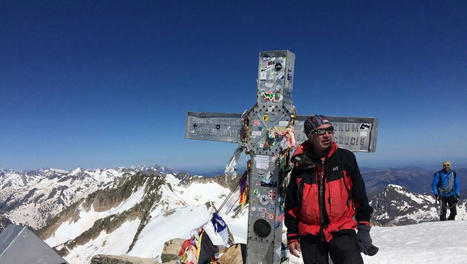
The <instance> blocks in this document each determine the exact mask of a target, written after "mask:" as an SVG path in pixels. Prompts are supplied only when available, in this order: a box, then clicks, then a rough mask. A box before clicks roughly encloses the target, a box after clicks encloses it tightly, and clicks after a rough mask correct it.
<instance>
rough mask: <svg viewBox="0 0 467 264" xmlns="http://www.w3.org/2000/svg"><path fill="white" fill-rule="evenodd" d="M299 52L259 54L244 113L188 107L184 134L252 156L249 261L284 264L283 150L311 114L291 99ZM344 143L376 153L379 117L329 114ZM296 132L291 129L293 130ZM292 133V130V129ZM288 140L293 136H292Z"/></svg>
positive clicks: (302, 138) (250, 263)
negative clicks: (299, 111)
mask: <svg viewBox="0 0 467 264" xmlns="http://www.w3.org/2000/svg"><path fill="white" fill-rule="evenodd" d="M294 63H295V54H293V53H292V52H290V51H288V50H278V51H263V52H260V53H259V65H258V78H257V93H256V104H255V105H254V106H253V107H252V108H251V109H250V110H248V111H246V112H245V113H243V114H231V113H196V112H188V116H187V122H186V131H185V137H186V138H190V139H199V140H213V141H224V142H231V143H238V144H239V146H240V147H242V148H243V150H244V151H245V152H246V153H247V154H249V155H250V156H251V167H250V172H249V186H250V187H249V212H248V237H247V261H246V263H247V264H257V263H264V264H266V263H267V264H269V263H274V264H276V263H280V262H281V242H282V224H283V220H284V211H283V210H284V209H283V198H284V197H282V195H280V194H281V192H280V183H281V182H282V180H283V175H281V173H280V170H279V162H280V155H281V154H283V153H284V152H285V151H290V150H291V148H292V147H293V146H290V144H289V145H287V137H288V136H292V137H293V138H294V139H295V142H296V143H297V144H300V143H302V142H304V141H305V140H306V139H307V138H306V135H305V134H304V132H303V124H304V121H305V120H306V119H307V118H308V116H297V115H296V113H295V107H294V106H293V104H292V89H293V77H294ZM327 117H328V119H329V121H331V122H332V124H333V126H334V128H335V136H334V139H335V141H336V143H337V144H338V145H339V147H341V148H346V149H349V150H351V151H360V152H374V151H375V150H376V136H377V128H378V119H377V118H372V117H341V116H327ZM291 131H292V133H290V132H291ZM288 132H289V133H288ZM289 142H290V141H289Z"/></svg>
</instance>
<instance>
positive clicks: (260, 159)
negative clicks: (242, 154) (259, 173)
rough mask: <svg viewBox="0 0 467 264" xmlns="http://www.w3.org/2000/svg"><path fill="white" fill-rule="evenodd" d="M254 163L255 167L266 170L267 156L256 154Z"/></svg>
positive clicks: (267, 165)
mask: <svg viewBox="0 0 467 264" xmlns="http://www.w3.org/2000/svg"><path fill="white" fill-rule="evenodd" d="M255 163H256V168H257V169H263V170H267V169H268V168H269V156H266V155H257V156H255Z"/></svg>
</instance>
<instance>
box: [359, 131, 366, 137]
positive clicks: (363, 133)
mask: <svg viewBox="0 0 467 264" xmlns="http://www.w3.org/2000/svg"><path fill="white" fill-rule="evenodd" d="M360 136H361V137H366V136H368V132H366V131H362V132H360Z"/></svg>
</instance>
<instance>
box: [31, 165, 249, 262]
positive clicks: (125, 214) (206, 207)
mask: <svg viewBox="0 0 467 264" xmlns="http://www.w3.org/2000/svg"><path fill="white" fill-rule="evenodd" d="M229 193H230V189H229V186H227V184H226V182H225V179H224V178H220V177H218V178H202V177H192V178H190V179H189V180H187V181H182V180H181V179H179V178H177V177H176V175H174V174H171V173H169V174H164V173H156V174H154V173H152V174H147V173H142V172H137V173H136V174H134V175H124V176H123V177H120V178H119V179H117V181H116V182H115V183H114V184H113V185H111V186H108V187H107V188H105V189H101V190H97V191H95V192H93V193H91V194H89V195H88V196H87V197H86V198H82V199H80V200H78V201H77V202H75V203H73V204H72V205H71V206H69V207H68V208H67V209H66V210H64V211H62V212H61V213H60V214H58V215H57V216H56V217H55V218H54V219H52V221H51V223H50V224H49V225H48V226H47V227H45V228H43V229H41V230H40V231H39V234H40V236H41V237H42V238H43V239H44V240H45V241H46V243H47V244H49V245H50V246H52V247H55V248H56V249H57V250H58V251H59V252H60V254H61V255H62V256H64V258H65V259H66V260H67V261H69V262H70V263H88V262H89V260H90V259H91V258H92V256H94V255H96V254H117V255H120V254H128V255H133V256H138V257H146V258H160V256H161V252H162V248H163V245H164V242H166V241H168V240H170V239H173V238H189V237H190V232H191V231H192V230H193V229H195V228H198V227H199V226H201V225H203V224H204V223H205V222H207V221H208V220H209V219H210V214H211V213H212V212H213V207H216V208H219V207H220V206H221V203H222V202H223V201H224V198H225V197H227V195H228V194H229ZM238 196H239V194H238V193H236V194H234V195H232V196H231V200H229V202H228V203H226V204H225V205H224V207H223V210H222V211H221V212H226V210H229V209H231V208H233V207H235V206H237V204H238V202H237V201H238ZM229 211H230V210H229ZM245 212H246V211H245ZM231 214H232V213H231ZM246 216H247V214H241V215H240V216H237V217H236V218H232V217H227V218H228V219H229V220H230V221H229V222H228V224H229V226H230V228H231V230H235V233H242V232H243V231H242V230H243V229H244V228H245V227H246V226H244V224H243V223H244V222H245V219H246ZM237 222H238V223H241V224H237ZM238 225H239V226H240V227H239V228H236V226H238ZM244 232H246V229H245V230H244ZM243 237H246V234H245V235H244V236H243ZM237 240H238V241H237V242H245V240H244V239H243V240H242V239H241V238H237Z"/></svg>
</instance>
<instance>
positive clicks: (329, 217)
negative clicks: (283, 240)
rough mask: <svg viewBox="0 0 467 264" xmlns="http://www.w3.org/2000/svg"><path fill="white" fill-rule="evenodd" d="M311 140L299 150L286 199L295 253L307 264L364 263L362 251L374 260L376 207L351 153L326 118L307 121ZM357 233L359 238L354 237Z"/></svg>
mask: <svg viewBox="0 0 467 264" xmlns="http://www.w3.org/2000/svg"><path fill="white" fill-rule="evenodd" d="M304 127H305V131H304V132H305V134H306V135H307V136H308V141H306V142H304V143H303V144H302V145H300V146H299V147H297V150H296V151H295V153H294V155H293V157H292V162H294V163H295V167H294V168H293V171H292V175H291V178H290V182H289V186H288V188H287V196H286V198H285V212H286V213H285V225H286V226H287V242H288V247H289V250H290V253H291V254H293V255H294V256H297V257H298V256H299V253H300V252H301V253H302V256H303V260H304V263H305V264H311V263H322V264H324V263H328V256H330V257H331V259H332V261H333V263H335V264H343V263H347V264H363V259H362V256H361V255H360V252H363V253H364V254H366V255H370V256H372V255H374V254H376V253H377V252H378V248H377V247H376V246H374V245H373V244H372V239H371V237H370V218H371V214H372V212H373V208H371V206H370V205H369V203H368V197H367V195H366V191H365V183H364V181H363V178H362V176H361V175H360V170H359V168H358V165H357V161H356V159H355V156H354V154H353V153H352V152H350V151H348V150H345V149H341V148H339V147H338V146H337V144H336V143H335V142H334V140H333V135H334V128H333V126H332V124H331V122H330V121H329V120H328V119H327V118H326V117H324V116H322V115H316V116H313V117H311V118H309V119H307V120H306V121H305V124H304ZM355 228H357V229H358V233H355Z"/></svg>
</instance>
